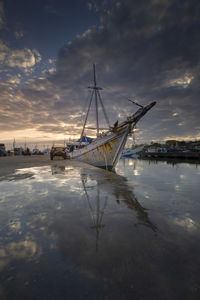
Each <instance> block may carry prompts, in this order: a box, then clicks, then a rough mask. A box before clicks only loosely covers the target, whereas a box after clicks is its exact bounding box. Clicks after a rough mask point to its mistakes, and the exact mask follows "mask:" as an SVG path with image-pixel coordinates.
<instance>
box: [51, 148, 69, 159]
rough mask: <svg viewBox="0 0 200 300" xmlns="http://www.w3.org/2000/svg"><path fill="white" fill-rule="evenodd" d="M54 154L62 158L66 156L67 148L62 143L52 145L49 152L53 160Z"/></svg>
mask: <svg viewBox="0 0 200 300" xmlns="http://www.w3.org/2000/svg"><path fill="white" fill-rule="evenodd" d="M55 156H61V157H63V158H64V159H66V158H68V156H69V155H68V154H67V148H66V147H65V146H63V145H53V146H52V148H51V152H50V158H51V160H53V158H54V157H55Z"/></svg>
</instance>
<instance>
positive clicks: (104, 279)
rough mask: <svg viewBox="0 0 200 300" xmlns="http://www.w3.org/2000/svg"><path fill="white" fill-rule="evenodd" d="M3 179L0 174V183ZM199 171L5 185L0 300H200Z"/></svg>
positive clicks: (52, 173)
mask: <svg viewBox="0 0 200 300" xmlns="http://www.w3.org/2000/svg"><path fill="white" fill-rule="evenodd" d="M0 175H1V174H0ZM199 182H200V165H195V164H188V163H182V164H175V165H173V164H167V163H166V162H158V163H155V162H152V161H151V162H149V161H144V160H133V159H124V160H120V162H119V164H118V165H117V168H116V174H115V173H111V172H108V171H105V170H101V169H98V168H95V167H91V166H88V165H86V164H79V163H78V164H74V163H73V162H71V161H67V162H66V161H65V162H64V161H61V160H60V161H53V162H51V163H48V164H47V163H46V165H45V162H44V163H43V165H42V166H39V165H38V166H30V165H29V167H27V168H20V169H16V170H12V169H10V171H9V172H7V173H6V174H5V173H4V174H3V175H2V176H0V299H2V300H4V299H5V300H7V299H20V300H21V299H42V300H43V299H44V300H45V299H92V300H93V299H199V298H200V268H199V266H200V255H199V253H200V226H199V220H200V201H199Z"/></svg>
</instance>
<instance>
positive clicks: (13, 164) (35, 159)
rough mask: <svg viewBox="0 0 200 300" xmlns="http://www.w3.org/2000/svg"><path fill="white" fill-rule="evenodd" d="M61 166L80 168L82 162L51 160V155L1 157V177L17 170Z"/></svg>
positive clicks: (61, 159) (60, 159)
mask: <svg viewBox="0 0 200 300" xmlns="http://www.w3.org/2000/svg"><path fill="white" fill-rule="evenodd" d="M55 164H56V165H58V166H59V165H60V166H63V165H64V166H68V165H70V166H72V167H73V166H74V167H77V166H80V162H78V161H76V160H69V159H67V160H64V159H63V158H60V157H58V158H55V160H51V159H50V155H48V154H46V155H31V156H23V155H16V156H6V157H0V177H2V176H6V175H8V174H11V173H13V172H15V170H17V169H24V168H31V167H42V166H51V165H55Z"/></svg>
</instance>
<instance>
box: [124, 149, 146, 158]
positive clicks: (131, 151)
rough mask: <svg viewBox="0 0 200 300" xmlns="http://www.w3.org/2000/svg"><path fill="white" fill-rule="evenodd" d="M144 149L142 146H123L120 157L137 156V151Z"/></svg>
mask: <svg viewBox="0 0 200 300" xmlns="http://www.w3.org/2000/svg"><path fill="white" fill-rule="evenodd" d="M143 149H144V146H140V147H137V148H134V149H131V148H124V150H123V151H122V154H121V158H123V157H137V156H138V153H139V152H141V151H142V150H143Z"/></svg>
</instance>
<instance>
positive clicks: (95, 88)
mask: <svg viewBox="0 0 200 300" xmlns="http://www.w3.org/2000/svg"><path fill="white" fill-rule="evenodd" d="M93 80H94V85H93V86H89V87H88V88H89V89H92V90H93V91H92V94H91V98H90V103H89V107H88V110H87V113H86V117H85V121H84V125H83V129H82V132H81V137H80V143H81V141H82V137H83V135H84V131H85V126H86V123H87V119H88V114H89V111H90V108H91V104H92V100H93V96H94V97H95V108H96V109H95V110H96V130H97V137H98V136H99V129H100V128H99V106H98V101H99V103H100V105H101V107H102V110H103V114H104V117H105V120H106V123H107V125H108V128H110V124H109V120H108V116H107V114H106V111H105V107H104V105H103V102H102V99H101V96H100V93H99V90H102V88H100V87H98V86H97V81H96V69H95V64H93Z"/></svg>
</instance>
